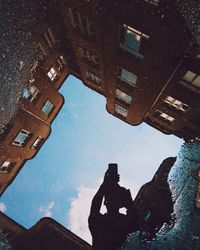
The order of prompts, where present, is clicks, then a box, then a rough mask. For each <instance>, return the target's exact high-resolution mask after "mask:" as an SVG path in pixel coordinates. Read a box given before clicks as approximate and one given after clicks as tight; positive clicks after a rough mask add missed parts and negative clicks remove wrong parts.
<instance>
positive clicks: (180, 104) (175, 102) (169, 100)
mask: <svg viewBox="0 0 200 250" xmlns="http://www.w3.org/2000/svg"><path fill="white" fill-rule="evenodd" d="M164 102H165V103H167V104H168V105H169V106H172V107H174V108H176V109H177V110H180V111H183V112H186V111H187V110H188V108H189V106H188V105H187V104H185V103H183V102H181V101H179V100H177V99H175V98H173V97H171V96H167V97H166V99H165V101H164Z"/></svg>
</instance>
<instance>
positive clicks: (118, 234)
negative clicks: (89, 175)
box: [88, 163, 139, 250]
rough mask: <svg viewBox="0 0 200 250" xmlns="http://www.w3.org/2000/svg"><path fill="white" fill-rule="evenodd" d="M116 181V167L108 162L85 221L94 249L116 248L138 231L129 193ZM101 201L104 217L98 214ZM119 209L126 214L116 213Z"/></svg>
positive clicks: (117, 176)
mask: <svg viewBox="0 0 200 250" xmlns="http://www.w3.org/2000/svg"><path fill="white" fill-rule="evenodd" d="M118 182H119V174H118V172H117V164H115V163H111V164H109V166H108V170H107V171H106V173H105V177H104V180H103V183H102V184H101V186H100V188H99V190H98V191H97V193H96V194H95V196H94V198H93V200H92V205H91V210H90V216H89V219H88V222H89V229H90V232H91V234H92V239H93V244H92V245H93V249H94V250H116V249H120V247H121V246H122V244H123V242H124V241H125V240H126V237H127V235H128V234H129V233H131V232H134V231H136V230H138V228H139V225H138V213H137V210H136V209H135V206H134V204H133V200H132V197H131V193H130V190H128V189H126V188H124V187H121V186H120V185H119V184H118ZM103 199H104V205H105V206H106V209H107V213H106V214H101V213H100V209H101V205H102V202H103ZM120 208H126V209H127V211H126V215H125V214H121V213H119V209H120Z"/></svg>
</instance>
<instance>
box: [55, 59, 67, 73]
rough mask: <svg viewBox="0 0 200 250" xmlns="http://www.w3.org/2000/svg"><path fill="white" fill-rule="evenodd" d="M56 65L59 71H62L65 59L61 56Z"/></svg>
mask: <svg viewBox="0 0 200 250" xmlns="http://www.w3.org/2000/svg"><path fill="white" fill-rule="evenodd" d="M57 63H58V66H59V69H60V70H61V69H63V68H64V67H65V65H66V62H65V59H64V57H63V56H60V57H58V59H57Z"/></svg>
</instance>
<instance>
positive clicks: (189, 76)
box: [182, 70, 200, 88]
mask: <svg viewBox="0 0 200 250" xmlns="http://www.w3.org/2000/svg"><path fill="white" fill-rule="evenodd" d="M182 80H184V81H185V82H187V83H188V84H191V85H193V86H195V87H197V88H200V75H198V74H196V73H194V72H192V71H190V70H188V71H187V72H186V74H185V75H184V76H183V78H182Z"/></svg>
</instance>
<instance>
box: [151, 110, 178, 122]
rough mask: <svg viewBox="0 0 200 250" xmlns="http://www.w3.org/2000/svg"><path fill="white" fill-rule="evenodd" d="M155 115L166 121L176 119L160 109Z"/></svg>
mask: <svg viewBox="0 0 200 250" xmlns="http://www.w3.org/2000/svg"><path fill="white" fill-rule="evenodd" d="M155 116H156V117H158V118H160V119H162V120H164V121H168V122H173V121H174V120H175V119H174V117H172V116H170V115H168V114H166V113H164V112H161V111H159V110H156V112H155Z"/></svg>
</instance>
